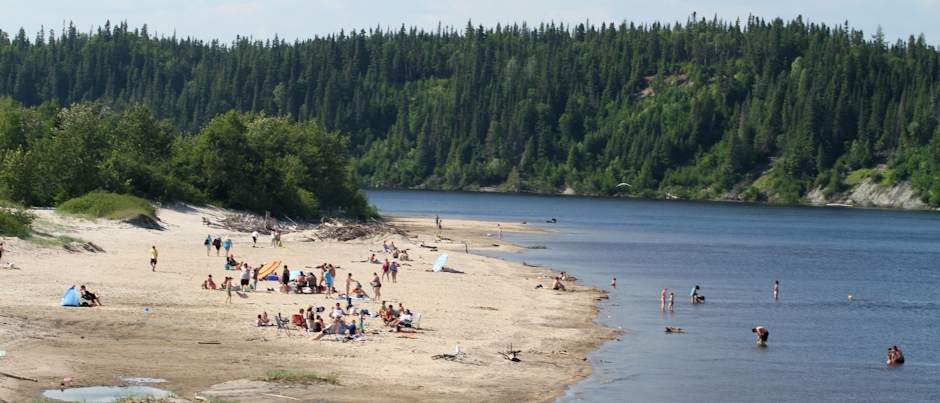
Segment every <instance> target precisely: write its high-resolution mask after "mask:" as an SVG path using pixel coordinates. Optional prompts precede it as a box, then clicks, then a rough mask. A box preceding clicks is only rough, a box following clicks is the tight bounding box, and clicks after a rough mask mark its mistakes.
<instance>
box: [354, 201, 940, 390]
mask: <svg viewBox="0 0 940 403" xmlns="http://www.w3.org/2000/svg"><path fill="white" fill-rule="evenodd" d="M367 194H368V196H369V199H370V202H371V203H373V204H375V205H376V206H378V208H379V210H380V212H381V213H382V214H389V215H410V216H426V217H429V219H430V218H431V217H433V216H434V215H435V214H438V215H440V216H441V218H442V219H444V224H445V230H446V222H447V221H446V220H447V219H448V218H466V219H479V220H492V221H502V222H521V221H526V222H528V223H530V224H533V225H537V226H540V227H546V228H551V229H555V230H558V231H559V232H556V233H553V234H550V235H514V234H504V238H505V239H506V240H507V241H510V242H513V243H516V244H520V245H545V246H547V249H544V250H539V249H536V250H527V251H525V252H524V253H522V254H496V255H494V256H497V257H500V258H504V259H507V260H514V261H521V260H525V261H526V262H528V263H533V264H540V265H543V266H546V267H548V268H551V269H553V270H556V271H561V270H565V271H568V272H569V273H572V274H574V275H575V276H577V277H579V278H580V279H581V280H582V281H581V283H583V284H586V285H592V286H595V287H598V288H601V289H605V290H610V300H607V301H602V302H601V303H600V309H601V315H600V317H599V318H598V322H599V323H600V324H602V325H604V326H609V327H614V328H617V327H622V328H623V329H627V330H629V331H630V332H631V333H630V334H625V335H622V336H621V337H619V341H613V342H610V343H607V344H605V345H604V346H603V347H602V348H601V349H600V350H599V351H597V352H595V353H592V354H591V355H589V360H590V361H591V362H592V363H593V365H594V368H595V374H594V375H592V376H591V377H589V378H587V379H586V380H584V381H583V382H581V383H579V384H577V385H574V386H572V387H570V388H569V389H568V391H567V393H566V395H565V396H564V397H562V398H561V399H559V401H561V402H576V401H586V402H607V401H636V402H647V401H654V400H660V401H670V400H673V399H682V400H696V401H745V400H754V399H760V400H762V401H835V402H843V401H844V402H860V401H887V400H895V401H940V348H938V347H937V341H938V339H940V337H938V328H940V326H938V323H940V299H938V295H940V271H938V270H937V264H938V262H940V213H936V212H908V211H883V210H854V209H840V208H812V207H796V206H766V205H746V204H731V203H704V202H678V201H651V200H626V199H608V198H583V197H561V196H536V195H505V194H489V193H464V192H431V191H393V190H369V191H367ZM550 218H556V219H557V220H558V223H557V224H548V223H545V221H546V220H547V219H550ZM494 232H495V231H494ZM614 277H616V278H617V284H618V287H617V288H616V289H611V287H610V285H609V284H610V280H611V278H614ZM775 280H778V281H780V299H779V300H776V301H775V300H774V299H773V284H774V281H775ZM695 285H699V286H700V287H701V292H700V294H702V295H705V296H706V297H707V303H705V304H698V305H692V304H691V303H690V302H689V292H690V290H691V289H692V287H693V286H695ZM664 286H666V287H669V291H670V292H674V293H675V296H676V306H675V311H674V312H668V311H667V312H662V311H661V310H660V302H659V295H660V292H661V291H662V287H664ZM849 295H852V296H853V297H854V300H853V301H849V300H848V296H849ZM757 325H763V326H765V327H767V328H768V330H769V331H770V338H769V340H768V345H769V346H768V347H767V348H758V347H756V346H755V342H754V341H755V335H754V334H753V333H751V331H750V329H751V328H753V327H755V326H757ZM666 326H674V327H681V328H682V329H683V331H684V332H685V333H682V334H666V333H665V332H664V328H665V327H666ZM892 345H897V346H898V347H900V348H901V349H902V350H903V351H904V355H905V357H906V358H907V363H906V364H904V365H900V366H887V365H885V355H886V352H887V349H888V347H891V346H892Z"/></svg>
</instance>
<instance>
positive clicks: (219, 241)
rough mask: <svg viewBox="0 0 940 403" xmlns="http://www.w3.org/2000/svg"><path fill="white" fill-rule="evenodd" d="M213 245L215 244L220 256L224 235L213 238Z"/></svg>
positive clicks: (216, 251) (217, 253)
mask: <svg viewBox="0 0 940 403" xmlns="http://www.w3.org/2000/svg"><path fill="white" fill-rule="evenodd" d="M212 246H215V255H216V256H219V250H221V249H222V237H221V236H217V237H215V239H213V240H212ZM225 257H228V255H225Z"/></svg>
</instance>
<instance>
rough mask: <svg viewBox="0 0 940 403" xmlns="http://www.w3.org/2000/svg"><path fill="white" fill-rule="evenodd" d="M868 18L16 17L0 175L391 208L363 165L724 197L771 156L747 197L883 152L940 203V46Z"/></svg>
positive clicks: (788, 194) (293, 210)
mask: <svg viewBox="0 0 940 403" xmlns="http://www.w3.org/2000/svg"><path fill="white" fill-rule="evenodd" d="M867 38H868V36H866V35H865V34H864V33H863V32H861V31H858V30H855V29H851V28H850V27H848V26H842V25H840V26H833V27H831V26H826V25H822V24H809V23H806V22H805V21H803V19H802V18H797V19H795V20H792V21H783V20H781V19H775V20H771V21H765V20H763V19H760V18H756V17H750V18H748V19H747V20H746V21H741V22H734V23H730V22H727V21H722V20H719V19H717V18H715V19H712V20H707V19H705V18H697V17H696V16H693V17H692V18H690V19H688V20H687V21H685V22H684V23H676V24H661V23H652V24H644V25H636V24H633V23H628V22H623V23H621V24H619V25H615V24H601V25H600V26H591V25H584V24H578V25H556V24H540V25H538V26H529V25H526V24H522V25H515V24H514V25H508V26H496V27H490V28H484V27H474V26H472V25H469V24H468V25H467V26H466V27H465V29H462V30H459V31H458V30H454V29H446V30H438V31H437V32H425V31H420V30H417V29H410V30H409V29H405V28H404V27H402V28H401V29H397V30H382V29H369V30H368V31H366V30H359V31H351V32H348V33H346V32H341V33H340V34H338V35H328V36H326V37H316V38H313V39H309V40H300V41H296V42H293V43H287V42H285V41H283V40H281V39H275V40H273V41H265V42H262V41H253V40H251V39H249V38H239V39H238V40H237V41H234V42H232V43H231V44H220V43H218V42H217V41H210V42H204V41H200V40H196V39H191V38H187V39H179V38H176V37H172V38H158V37H153V36H150V35H149V33H148V32H147V30H146V28H141V29H131V28H129V27H128V26H127V25H126V23H121V24H118V25H116V26H113V27H112V26H110V25H106V26H105V27H99V28H98V29H97V31H96V32H91V33H81V32H79V30H78V29H76V28H75V27H74V26H71V25H70V26H68V27H67V28H66V29H65V30H64V32H61V33H60V35H59V36H58V37H56V36H52V35H49V36H48V37H45V35H44V34H42V35H39V37H38V38H37V40H36V41H31V40H30V39H29V38H28V37H27V35H25V33H24V32H22V31H21V33H20V34H18V35H10V34H7V33H4V32H0V60H3V63H0V95H5V96H7V97H8V98H3V99H0V152H2V155H0V159H2V165H0V197H3V198H8V199H12V200H15V201H18V202H23V203H25V204H28V205H52V204H55V203H59V202H61V201H63V200H67V199H70V198H73V197H77V196H80V195H82V194H85V193H87V192H89V191H92V190H97V189H99V188H101V189H104V190H108V191H112V192H117V193H130V194H134V195H137V196H141V197H147V198H153V199H157V200H163V199H180V200H203V201H206V202H221V204H224V205H229V206H232V207H245V208H252V209H267V210H270V211H272V212H274V211H275V210H276V211H277V212H278V213H280V214H290V215H294V216H300V217H306V216H312V215H313V214H315V212H317V211H319V210H338V209H341V210H344V211H346V212H347V213H348V214H350V215H353V216H357V217H360V218H361V217H366V216H368V215H370V214H374V212H371V211H370V210H369V208H368V204H367V202H366V201H365V199H364V198H363V197H361V195H360V194H358V193H357V191H356V188H355V183H354V182H352V181H351V180H350V179H349V178H350V177H351V175H355V176H354V177H353V180H355V181H357V182H358V183H360V184H363V185H366V186H392V187H427V188H440V189H464V188H480V187H497V188H498V189H501V190H506V191H537V192H557V191H558V190H559V189H564V188H566V187H571V188H573V189H575V191H577V192H579V193H585V194H598V195H616V194H630V195H635V196H656V195H661V194H663V193H665V192H670V193H673V194H682V195H688V196H689V197H716V196H720V195H722V194H723V193H725V192H731V191H733V189H735V188H738V187H739V185H740V184H742V183H747V182H748V181H749V180H752V179H754V177H755V176H757V172H761V171H764V170H769V169H772V170H773V173H772V174H770V175H766V176H765V178H766V179H765V180H764V183H761V185H758V184H755V185H754V187H755V188H756V189H755V190H750V191H749V190H748V189H745V190H744V192H745V193H747V197H748V198H751V199H754V200H757V199H759V198H760V197H759V195H760V194H766V195H767V196H768V197H769V198H770V199H772V200H783V201H800V200H802V198H803V197H804V196H805V193H806V192H807V191H808V190H809V189H812V188H814V187H815V186H825V187H826V188H827V189H832V190H829V191H830V192H837V190H836V189H838V188H841V186H843V185H844V184H848V183H849V182H850V180H849V179H848V178H846V180H845V181H844V183H843V182H841V179H840V178H841V176H842V174H841V172H848V171H855V172H859V171H860V170H864V169H871V168H873V167H875V166H877V165H879V164H885V165H887V167H888V169H889V170H891V171H890V172H889V171H885V174H884V175H883V176H884V179H883V181H886V182H882V183H897V182H898V181H900V180H910V181H911V183H912V185H913V186H914V188H915V189H917V190H918V191H919V192H921V195H922V196H923V197H924V199H925V200H926V201H928V203H930V204H931V205H940V157H938V156H940V153H938V151H940V140H938V138H940V129H938V128H940V124H938V118H937V117H938V116H940V111H938V110H937V106H936V105H937V102H936V94H937V93H940V69H938V68H937V66H940V52H938V51H937V49H936V47H934V46H931V45H928V44H927V43H926V41H925V39H924V38H923V37H917V38H915V37H913V36H912V37H910V38H909V40H907V41H898V42H897V43H893V44H888V43H884V42H883V41H881V40H880V39H867ZM89 66H94V68H92V67H89ZM89 101H96V102H100V104H89V103H88V102H89ZM19 105H23V106H22V107H20V106H19ZM58 105H72V106H71V107H70V108H68V109H64V110H59V107H58ZM100 105H108V107H109V108H104V107H103V106H100ZM309 122H316V123H309ZM172 133H177V134H181V135H182V136H181V137H180V138H175V139H174V138H172V136H171V134H172ZM339 133H342V135H340V134H339ZM193 134H194V135H193ZM310 139H317V140H315V141H312V140H310ZM345 150H348V152H349V153H350V154H347V153H346V152H345ZM348 166H352V167H353V170H352V172H353V173H349V171H348V169H349V168H348ZM771 167H772V168H771ZM832 170H835V171H836V172H840V174H838V175H833V174H832V173H831V171H832ZM889 174H890V175H889ZM852 179H853V180H854V179H856V178H852ZM620 182H627V183H630V184H632V185H633V188H632V189H630V190H629V192H627V191H625V190H623V189H618V188H616V185H617V184H618V183H620ZM764 184H766V185H767V186H763V185H764ZM833 185H835V186H833ZM748 192H749V193H748ZM832 194H834V193H832Z"/></svg>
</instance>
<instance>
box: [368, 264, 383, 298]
mask: <svg viewBox="0 0 940 403" xmlns="http://www.w3.org/2000/svg"><path fill="white" fill-rule="evenodd" d="M369 284H372V292H374V293H375V298H374V299H375V300H376V301H378V300H379V298H380V297H381V296H382V281H381V279H379V274H378V273H375V272H373V273H372V281H371V282H370V283H369ZM382 305H383V306H384V305H385V302H384V301H383V302H382Z"/></svg>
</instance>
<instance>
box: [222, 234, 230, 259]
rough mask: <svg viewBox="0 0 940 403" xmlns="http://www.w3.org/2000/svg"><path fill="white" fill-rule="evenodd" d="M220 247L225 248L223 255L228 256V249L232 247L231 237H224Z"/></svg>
mask: <svg viewBox="0 0 940 403" xmlns="http://www.w3.org/2000/svg"><path fill="white" fill-rule="evenodd" d="M222 247H223V248H225V256H228V255H229V251H230V250H231V249H232V239H231V238H229V237H225V242H222Z"/></svg>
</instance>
